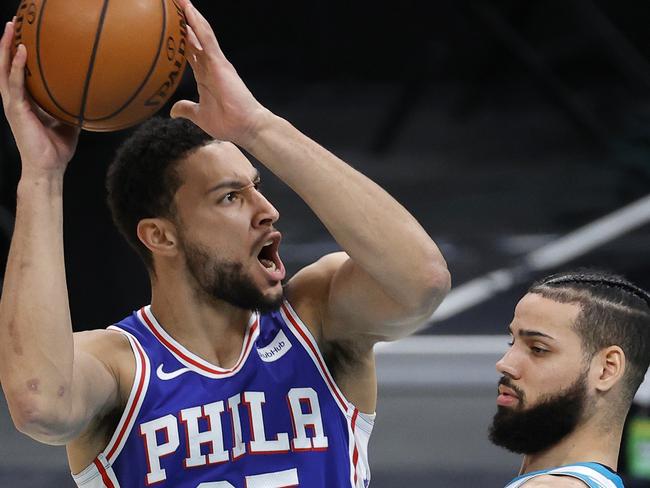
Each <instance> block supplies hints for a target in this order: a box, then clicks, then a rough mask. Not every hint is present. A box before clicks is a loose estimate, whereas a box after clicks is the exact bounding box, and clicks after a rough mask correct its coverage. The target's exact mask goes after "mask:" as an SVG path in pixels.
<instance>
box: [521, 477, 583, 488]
mask: <svg viewBox="0 0 650 488" xmlns="http://www.w3.org/2000/svg"><path fill="white" fill-rule="evenodd" d="M521 486H522V488H586V487H587V486H588V485H587V484H586V483H585V482H584V481H581V480H579V479H578V478H574V477H572V476H558V475H551V474H545V475H542V476H536V477H535V478H533V479H531V480H529V481H526V482H525V483H524V484H522V485H521Z"/></svg>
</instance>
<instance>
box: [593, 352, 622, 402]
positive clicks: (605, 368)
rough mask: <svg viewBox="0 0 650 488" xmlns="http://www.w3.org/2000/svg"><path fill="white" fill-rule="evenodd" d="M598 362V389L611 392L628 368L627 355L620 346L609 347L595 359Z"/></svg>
mask: <svg viewBox="0 0 650 488" xmlns="http://www.w3.org/2000/svg"><path fill="white" fill-rule="evenodd" d="M594 361H596V364H595V365H594V366H596V371H595V373H597V375H598V376H597V378H596V389H597V390H599V391H601V392H606V391H609V390H610V389H612V388H613V387H614V385H616V384H617V383H618V382H619V380H620V379H621V378H622V377H623V374H624V373H625V368H626V366H627V364H626V360H625V353H624V352H623V350H622V349H621V348H620V347H619V346H609V347H606V348H605V349H603V350H601V351H600V352H599V353H598V354H596V356H595V357H594Z"/></svg>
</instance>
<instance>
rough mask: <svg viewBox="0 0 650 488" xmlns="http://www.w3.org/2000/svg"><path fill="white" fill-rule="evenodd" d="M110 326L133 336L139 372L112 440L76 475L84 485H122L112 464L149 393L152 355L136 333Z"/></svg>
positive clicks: (131, 337) (129, 337)
mask: <svg viewBox="0 0 650 488" xmlns="http://www.w3.org/2000/svg"><path fill="white" fill-rule="evenodd" d="M108 329H109V330H114V331H116V332H120V333H121V334H124V335H125V336H126V338H127V339H128V340H129V344H130V345H131V349H132V350H133V356H134V358H135V375H134V377H133V385H132V386H131V392H130V394H129V398H128V400H127V402H126V405H125V407H124V410H123V411H122V416H121V417H120V421H119V422H118V424H117V427H116V428H115V431H114V432H113V436H112V437H111V440H110V441H109V442H108V444H107V445H106V447H105V448H104V451H103V452H101V453H100V454H99V455H98V456H97V458H96V459H95V460H94V461H93V463H91V464H90V465H89V466H87V467H86V468H85V469H84V470H83V471H81V472H80V473H79V474H76V475H75V474H73V475H72V478H73V479H74V481H75V483H76V484H77V486H79V487H80V488H81V487H83V488H98V487H111V488H112V487H114V488H119V483H118V481H117V478H116V476H115V473H114V472H113V469H112V467H111V466H112V464H113V463H114V462H115V459H116V458H117V456H118V455H119V454H120V452H121V451H122V448H123V447H124V444H125V443H126V440H127V439H128V437H129V434H130V432H131V430H132V429H133V425H134V424H135V420H136V418H137V417H138V413H139V412H140V408H141V407H142V402H143V401H144V398H145V396H146V394H147V389H148V388H149V379H150V377H151V366H150V363H149V358H148V357H147V354H146V352H145V351H144V348H143V347H142V346H141V345H140V342H139V341H138V340H137V339H136V338H135V337H134V336H133V335H131V334H130V333H128V332H126V331H125V330H123V329H120V328H119V327H117V326H114V325H111V326H109V327H108ZM111 483H112V485H111Z"/></svg>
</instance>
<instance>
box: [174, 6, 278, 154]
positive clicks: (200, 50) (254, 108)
mask: <svg viewBox="0 0 650 488" xmlns="http://www.w3.org/2000/svg"><path fill="white" fill-rule="evenodd" d="M176 1H177V3H178V4H179V5H180V6H181V7H182V8H183V10H184V11H185V16H186V18H187V22H188V44H189V46H188V48H187V50H186V57H187V60H188V62H189V64H190V66H191V67H192V70H193V71H194V77H195V78H196V83H197V86H198V90H199V103H194V102H190V101H188V100H182V101H180V102H178V103H176V104H175V105H174V106H173V107H172V110H171V116H172V117H183V118H186V119H189V120H191V121H192V122H194V123H195V124H196V125H198V126H199V127H201V128H202V129H203V130H204V131H206V132H207V133H209V134H210V135H212V136H213V137H215V138H217V139H221V140H227V141H232V142H234V143H236V144H239V145H241V146H243V147H246V145H247V142H248V141H250V140H252V139H253V138H254V137H255V134H256V132H257V131H258V130H259V129H260V128H261V126H262V125H263V124H264V122H265V120H267V119H268V117H269V116H270V115H271V113H270V112H269V111H268V110H267V109H266V108H264V107H263V106H262V105H261V104H260V103H259V102H258V101H257V100H256V99H255V97H254V96H253V94H252V93H251V92H250V91H249V90H248V88H247V87H246V85H245V84H244V82H243V81H242V79H241V78H240V77H239V75H238V74H237V71H236V70H235V68H234V66H233V65H232V64H231V63H230V62H229V61H228V60H227V59H226V57H225V56H224V54H223V52H222V51H221V47H220V46H219V43H218V41H217V38H216V37H215V34H214V31H213V30H212V27H211V26H210V24H209V23H208V21H207V20H206V19H205V18H204V17H203V16H202V15H201V13H199V11H198V10H197V9H196V8H195V7H194V6H193V5H192V4H191V3H190V1H189V0H176Z"/></svg>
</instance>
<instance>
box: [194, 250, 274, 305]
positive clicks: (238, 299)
mask: <svg viewBox="0 0 650 488" xmlns="http://www.w3.org/2000/svg"><path fill="white" fill-rule="evenodd" d="M182 246H183V250H184V251H185V262H186V263H187V269H188V272H189V274H190V276H192V277H193V278H194V281H195V282H196V285H197V287H198V291H199V292H200V293H201V294H203V295H207V296H208V297H209V298H212V299H217V300H222V301H224V302H227V303H229V304H231V305H234V306H235V307H238V308H241V309H244V310H252V311H257V312H260V313H268V312H272V311H275V310H278V309H279V308H280V305H282V300H283V295H282V294H280V295H279V296H277V297H271V298H267V297H265V296H264V295H263V294H262V292H260V290H259V289H257V287H256V286H255V284H254V283H253V280H252V279H251V278H250V277H249V276H248V275H247V274H246V273H245V272H244V271H243V265H242V263H236V262H232V261H227V260H219V259H217V258H214V257H212V256H210V254H209V253H208V252H207V251H206V250H205V249H203V248H202V247H201V246H198V245H195V244H191V243H189V242H187V241H185V240H184V239H183V242H182Z"/></svg>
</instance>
